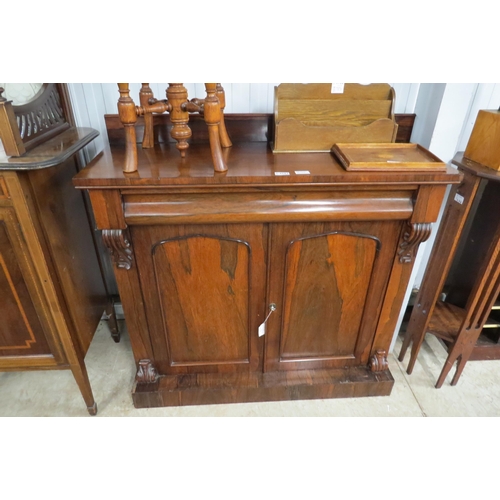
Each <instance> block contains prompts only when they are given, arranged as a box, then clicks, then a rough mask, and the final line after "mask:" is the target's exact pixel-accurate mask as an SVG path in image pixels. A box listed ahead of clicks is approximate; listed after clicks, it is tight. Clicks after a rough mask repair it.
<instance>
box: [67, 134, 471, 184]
mask: <svg viewBox="0 0 500 500" xmlns="http://www.w3.org/2000/svg"><path fill="white" fill-rule="evenodd" d="M224 153H225V154H226V162H227V165H228V171H227V172H224V173H216V172H214V169H213V165H212V160H211V156H210V148H209V146H208V144H194V145H192V146H191V147H190V148H189V149H188V151H187V154H186V157H185V158H184V159H182V158H181V157H180V154H179V151H178V150H177V149H176V148H175V146H174V145H173V144H158V145H156V146H155V148H154V149H142V148H141V147H140V146H138V170H137V171H136V172H134V173H127V174H126V173H124V172H123V171H122V169H123V165H124V161H125V148H124V147H122V146H112V147H111V148H109V147H108V148H107V149H105V150H104V151H103V152H102V153H101V154H100V155H99V156H98V157H96V158H95V159H94V160H93V161H92V162H91V163H90V164H89V165H88V166H87V167H86V168H85V169H83V170H82V171H81V172H80V173H79V174H78V175H77V176H76V177H75V178H74V180H73V182H74V184H75V186H77V187H79V188H86V189H107V188H119V189H121V188H141V187H142V188H144V187H158V188H160V187H168V186H178V187H181V186H186V187H188V186H190V187H194V186H197V187H209V186H212V187H216V186H219V187H221V188H223V187H224V186H225V187H227V188H229V187H230V186H232V187H235V186H238V185H240V186H242V187H243V186H249V185H252V186H254V187H255V186H259V185H262V186H271V185H276V186H278V185H283V186H286V185H294V186H297V185H304V184H308V185H317V186H318V187H320V186H322V185H326V186H327V185H339V186H340V185H361V184H362V185H377V186H387V185H399V186H401V185H402V184H403V185H420V184H455V183H458V182H460V179H461V174H460V173H459V172H458V171H457V170H456V169H454V168H452V167H448V169H447V171H445V172H411V171H409V172H347V171H345V170H344V169H343V167H342V166H341V165H340V163H339V162H338V161H337V159H336V158H335V157H334V155H333V154H331V153H329V152H325V153H273V152H272V151H271V148H270V146H269V144H268V143H266V142H245V143H235V144H234V145H233V146H232V147H231V148H228V149H227V150H225V151H224Z"/></svg>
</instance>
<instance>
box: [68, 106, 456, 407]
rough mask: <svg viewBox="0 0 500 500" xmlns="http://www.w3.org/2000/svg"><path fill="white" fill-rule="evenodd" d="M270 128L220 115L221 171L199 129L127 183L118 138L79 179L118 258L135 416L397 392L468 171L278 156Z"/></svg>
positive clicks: (162, 150)
mask: <svg viewBox="0 0 500 500" xmlns="http://www.w3.org/2000/svg"><path fill="white" fill-rule="evenodd" d="M194 123H195V121H193V123H192V125H193V137H192V140H193V141H198V140H199V137H197V129H196V126H194ZM267 124H268V117H267V115H259V116H258V117H256V116H255V115H251V116H249V117H248V119H247V121H246V125H245V120H244V118H243V117H242V115H240V116H239V117H238V118H237V119H236V120H235V122H233V121H232V119H231V115H229V116H228V117H227V130H228V132H229V134H230V135H231V139H232V141H233V146H232V147H231V148H229V149H227V153H228V154H227V157H226V161H227V164H228V171H227V172H224V173H218V172H214V170H213V164H212V158H211V151H210V146H209V143H208V140H207V137H206V136H203V135H202V137H204V139H203V140H199V142H196V144H197V147H196V148H190V149H189V150H188V152H187V153H186V156H185V158H181V157H180V156H179V154H178V151H177V149H176V147H175V144H174V143H172V142H170V141H169V140H168V139H166V140H165V141H157V144H156V145H155V147H154V148H150V149H141V148H140V149H139V150H138V155H137V159H138V169H137V171H136V172H134V173H131V174H126V173H123V171H122V169H123V164H124V161H125V153H124V150H123V149H124V148H123V143H120V141H118V144H117V145H115V144H114V145H113V146H112V147H111V148H110V149H107V150H105V151H104V152H103V153H102V155H100V157H99V158H96V159H95V160H94V161H93V162H92V164H91V165H89V166H88V167H87V168H86V169H84V170H83V171H82V172H80V173H79V174H78V175H77V176H76V177H75V178H74V184H75V185H76V186H77V187H78V188H80V189H87V190H88V191H89V192H90V198H91V200H92V206H93V209H94V212H95V217H96V221H97V225H98V227H99V228H100V229H101V230H102V231H103V236H104V239H105V241H106V242H107V244H108V246H109V247H110V249H111V250H112V252H113V255H115V273H116V277H117V281H118V285H119V288H120V296H121V298H122V303H123V307H124V312H125V316H126V319H127V325H128V330H129V333H130V338H131V343H132V348H133V351H134V357H135V361H136V365H137V373H138V375H137V378H136V384H135V387H134V392H133V399H134V404H135V405H136V406H137V407H148V406H163V405H185V404H209V403H227V402H242V401H271V400H283V399H299V398H304V399H308V398H326V397H351V396H369V395H371V396H373V395H386V394H389V393H390V391H391V388H392V385H393V383H394V381H393V379H392V376H391V375H390V371H389V367H388V363H387V353H388V351H389V346H390V342H391V339H392V336H393V333H394V328H395V324H396V322H397V318H398V315H399V310H400V308H401V305H402V301H403V297H404V294H405V292H406V287H407V285H408V279H409V277H410V274H411V271H412V267H413V264H414V260H415V259H414V255H415V252H416V249H417V248H418V245H419V243H420V242H421V241H423V240H424V239H425V238H426V237H427V236H428V233H429V232H428V228H429V223H431V222H434V221H435V220H436V218H437V215H438V212H439V207H440V204H441V201H442V198H443V195H444V190H445V188H446V185H447V184H449V183H458V182H459V181H460V179H461V175H460V174H458V173H457V172H456V171H455V170H454V169H448V170H447V171H444V172H413V171H406V172H397V173H396V172H346V171H345V170H344V169H343V168H342V166H341V165H340V164H339V163H338V161H337V160H336V159H335V157H334V156H333V155H331V154H330V153H297V154H290V155H287V154H279V155H278V154H273V153H272V151H271V149H270V147H269V144H268V142H267V139H266V138H267V137H268V136H269V130H268V129H267V127H266V126H265V125H267ZM233 125H235V127H236V128H232V126H233ZM137 129H138V130H140V127H139V126H138V127H137ZM112 130H113V129H112ZM112 130H110V131H109V132H110V136H112V134H113V132H112ZM200 130H201V129H200ZM235 130H241V132H242V135H241V137H243V138H245V139H248V138H249V137H250V138H252V137H253V138H257V140H256V141H253V142H252V141H250V142H249V141H239V140H238V138H239V136H238V134H237V133H234V132H235ZM157 132H158V131H157ZM157 132H155V133H157ZM159 132H160V135H161V136H162V137H163V135H162V134H163V132H161V127H160V128H159ZM202 134H203V132H202ZM138 136H139V140H141V138H140V133H139V134H138ZM115 137H116V136H115ZM283 173H287V174H288V175H283ZM259 332H260V334H261V335H259Z"/></svg>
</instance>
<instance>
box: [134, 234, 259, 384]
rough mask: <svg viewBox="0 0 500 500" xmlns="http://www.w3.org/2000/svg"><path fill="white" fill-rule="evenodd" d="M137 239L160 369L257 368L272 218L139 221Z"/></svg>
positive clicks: (171, 371) (178, 371) (165, 371)
mask: <svg viewBox="0 0 500 500" xmlns="http://www.w3.org/2000/svg"><path fill="white" fill-rule="evenodd" d="M132 240H133V241H134V253H135V257H136V260H137V267H138V270H139V276H140V280H141V289H142V290H143V294H144V301H145V304H146V313H147V321H148V325H149V330H150V332H151V342H152V347H153V351H154V358H155V359H154V365H155V367H156V369H157V370H158V372H159V373H160V374H165V375H167V374H181V373H203V372H224V371H247V372H248V371H255V370H258V369H259V367H261V364H262V350H263V342H262V340H261V339H259V338H258V334H257V331H258V326H259V324H260V323H261V322H262V321H263V320H264V313H265V310H264V309H265V280H266V261H267V256H266V253H267V250H266V246H267V226H266V225H263V224H206V225H205V224H204V225H175V226H174V225H168V226H167V225H158V226H138V227H133V228H132Z"/></svg>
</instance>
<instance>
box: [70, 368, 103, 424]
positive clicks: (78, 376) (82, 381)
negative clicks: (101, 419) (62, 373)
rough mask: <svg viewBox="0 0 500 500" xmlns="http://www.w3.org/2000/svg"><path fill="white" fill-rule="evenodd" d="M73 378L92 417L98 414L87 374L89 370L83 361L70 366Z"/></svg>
mask: <svg viewBox="0 0 500 500" xmlns="http://www.w3.org/2000/svg"><path fill="white" fill-rule="evenodd" d="M70 368H71V371H72V373H73V376H74V377H75V380H76V383H77V384H78V387H79V388H80V392H81V393H82V397H83V400H84V401H85V404H86V405H87V410H88V412H89V413H90V415H96V414H97V403H96V402H95V400H94V395H93V394H92V387H90V380H89V376H88V374H87V368H86V367H85V363H84V362H83V360H78V362H77V363H75V364H71V365H70Z"/></svg>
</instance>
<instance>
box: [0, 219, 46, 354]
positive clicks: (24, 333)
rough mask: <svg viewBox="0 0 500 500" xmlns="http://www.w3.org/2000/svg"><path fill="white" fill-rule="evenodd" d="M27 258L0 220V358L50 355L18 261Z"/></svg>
mask: <svg viewBox="0 0 500 500" xmlns="http://www.w3.org/2000/svg"><path fill="white" fill-rule="evenodd" d="M2 216H3V214H2V213H0V217H2ZM7 220H8V219H7ZM24 258H25V256H24V255H22V254H19V253H17V252H16V248H15V247H14V245H13V243H12V241H11V239H10V238H9V231H8V228H7V224H6V222H5V220H2V219H1V218H0V356H16V355H22V354H27V353H29V354H49V353H50V350H49V347H48V345H47V342H46V340H45V336H44V334H43V331H42V327H41V324H40V321H39V319H38V316H37V314H36V311H35V308H34V306H33V302H32V300H31V297H30V294H29V291H28V288H27V284H26V281H25V279H24V277H23V274H22V272H21V267H20V263H19V261H18V259H24Z"/></svg>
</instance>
